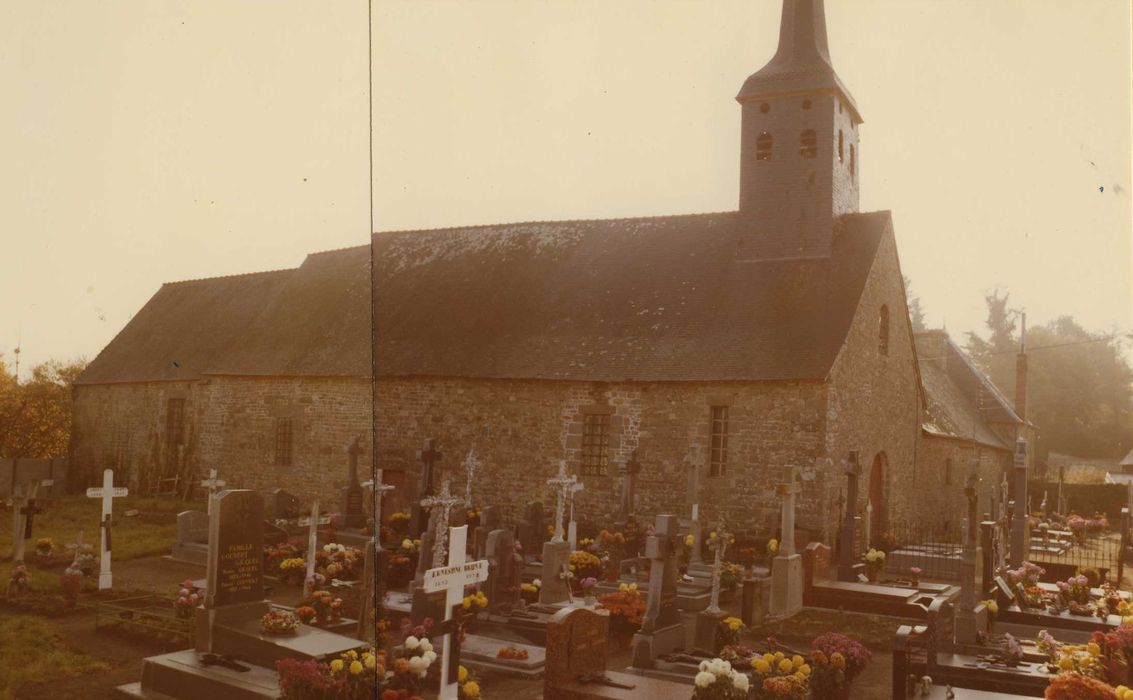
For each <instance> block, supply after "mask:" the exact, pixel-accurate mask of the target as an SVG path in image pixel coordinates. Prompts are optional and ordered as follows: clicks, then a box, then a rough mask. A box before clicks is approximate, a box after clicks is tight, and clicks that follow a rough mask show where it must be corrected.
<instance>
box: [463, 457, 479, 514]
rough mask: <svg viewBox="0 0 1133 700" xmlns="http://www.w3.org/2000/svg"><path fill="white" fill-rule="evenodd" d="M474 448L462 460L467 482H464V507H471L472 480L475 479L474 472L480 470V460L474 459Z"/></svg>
mask: <svg viewBox="0 0 1133 700" xmlns="http://www.w3.org/2000/svg"><path fill="white" fill-rule="evenodd" d="M474 449H475V448H473V449H470V450H468V457H467V458H465V460H464V473H465V474H466V475H467V480H466V481H465V482H464V507H465V508H471V507H472V480H473V479H475V478H476V470H477V469H479V468H480V460H478V459H476V453H475V451H474Z"/></svg>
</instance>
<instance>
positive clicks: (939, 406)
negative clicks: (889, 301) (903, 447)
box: [916, 331, 1021, 450]
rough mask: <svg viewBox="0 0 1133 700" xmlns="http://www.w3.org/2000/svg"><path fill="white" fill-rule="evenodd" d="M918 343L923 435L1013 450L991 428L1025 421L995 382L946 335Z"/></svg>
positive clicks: (923, 335)
mask: <svg viewBox="0 0 1133 700" xmlns="http://www.w3.org/2000/svg"><path fill="white" fill-rule="evenodd" d="M916 341H917V363H918V365H919V367H920V370H921V379H922V382H923V386H924V391H925V404H926V410H925V415H924V420H923V423H922V427H923V429H924V430H925V432H927V433H929V434H931V435H938V436H942V437H951V438H957V439H961V440H971V439H975V441H976V442H977V443H979V444H981V445H985V446H988V447H994V448H998V449H1004V450H1010V449H1011V447H1010V445H1008V444H1006V443H1004V442H1003V440H1002V439H1000V437H999V436H998V435H997V434H996V432H995V431H994V430H992V429H991V427H990V425H989V424H990V423H1020V422H1021V421H1020V420H1019V418H1018V416H1017V415H1015V411H1014V410H1013V409H1012V408H1011V405H1010V404H1009V403H1008V401H1007V399H1006V398H1005V397H1004V396H1003V394H1001V393H1000V392H999V390H998V389H997V388H996V387H995V385H994V384H993V383H992V382H991V380H989V379H988V378H987V376H986V375H984V374H983V372H981V371H980V370H979V369H978V368H977V367H976V366H975V365H974V364H972V362H971V360H969V359H968V357H967V355H965V354H964V351H963V350H961V349H960V347H959V346H957V345H956V344H955V343H953V342H952V340H951V338H949V337H948V336H947V335H946V334H945V333H944V332H943V331H925V332H920V333H917V334H916Z"/></svg>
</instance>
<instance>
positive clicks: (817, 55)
mask: <svg viewBox="0 0 1133 700" xmlns="http://www.w3.org/2000/svg"><path fill="white" fill-rule="evenodd" d="M830 89H835V90H838V91H839V92H841V93H842V96H843V98H844V99H845V100H846V102H847V103H848V104H849V106H850V108H851V109H852V110H853V111H854V113H855V114H856V115H858V118H859V120H860V118H861V117H860V112H859V111H858V108H857V105H856V104H855V103H854V98H853V97H852V96H851V95H850V91H849V90H847V89H846V86H845V85H843V84H842V81H841V80H840V79H839V78H838V74H837V73H835V72H834V65H833V64H832V63H831V62H830V47H829V45H828V43H827V40H826V10H825V6H824V3H823V0H783V14H782V17H781V19H780V23H779V48H778V49H777V50H776V51H775V55H774V56H772V58H771V60H770V61H769V62H768V63H767V65H765V66H764V67H763V68H760V69H759V70H758V71H757V72H756V73H754V74H753V75H751V77H749V78H748V79H747V81H746V82H744V86H743V88H742V89H741V90H740V94H739V95H737V96H736V100H738V101H740V102H744V101H746V100H748V99H751V98H755V97H765V96H769V95H775V94H782V93H788V92H808V91H815V92H820V91H827V90H830Z"/></svg>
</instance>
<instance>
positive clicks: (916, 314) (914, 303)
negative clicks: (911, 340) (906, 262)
mask: <svg viewBox="0 0 1133 700" xmlns="http://www.w3.org/2000/svg"><path fill="white" fill-rule="evenodd" d="M901 279H902V280H904V282H905V301H906V303H907V304H908V305H909V323H910V324H912V326H913V332H914V333H918V332H920V331H923V330H925V324H924V309H923V308H922V307H921V298H920V297H918V296H915V295H914V294H913V281H912V280H911V279H909V278H908V277H907V276H904V275H902V276H901Z"/></svg>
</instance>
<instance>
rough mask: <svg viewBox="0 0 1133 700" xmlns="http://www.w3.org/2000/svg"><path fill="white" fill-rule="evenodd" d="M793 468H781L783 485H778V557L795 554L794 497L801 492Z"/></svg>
mask: <svg viewBox="0 0 1133 700" xmlns="http://www.w3.org/2000/svg"><path fill="white" fill-rule="evenodd" d="M795 479H796V477H795V468H794V467H784V468H783V483H781V484H779V488H778V491H779V495H780V496H782V498H783V513H782V530H783V533H782V535H781V536H780V538H779V556H782V557H789V556H791V555H792V554H794V553H795V495H796V494H798V493H799V491H801V489H800V488H799V485H798V482H797V481H796V480H795Z"/></svg>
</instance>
